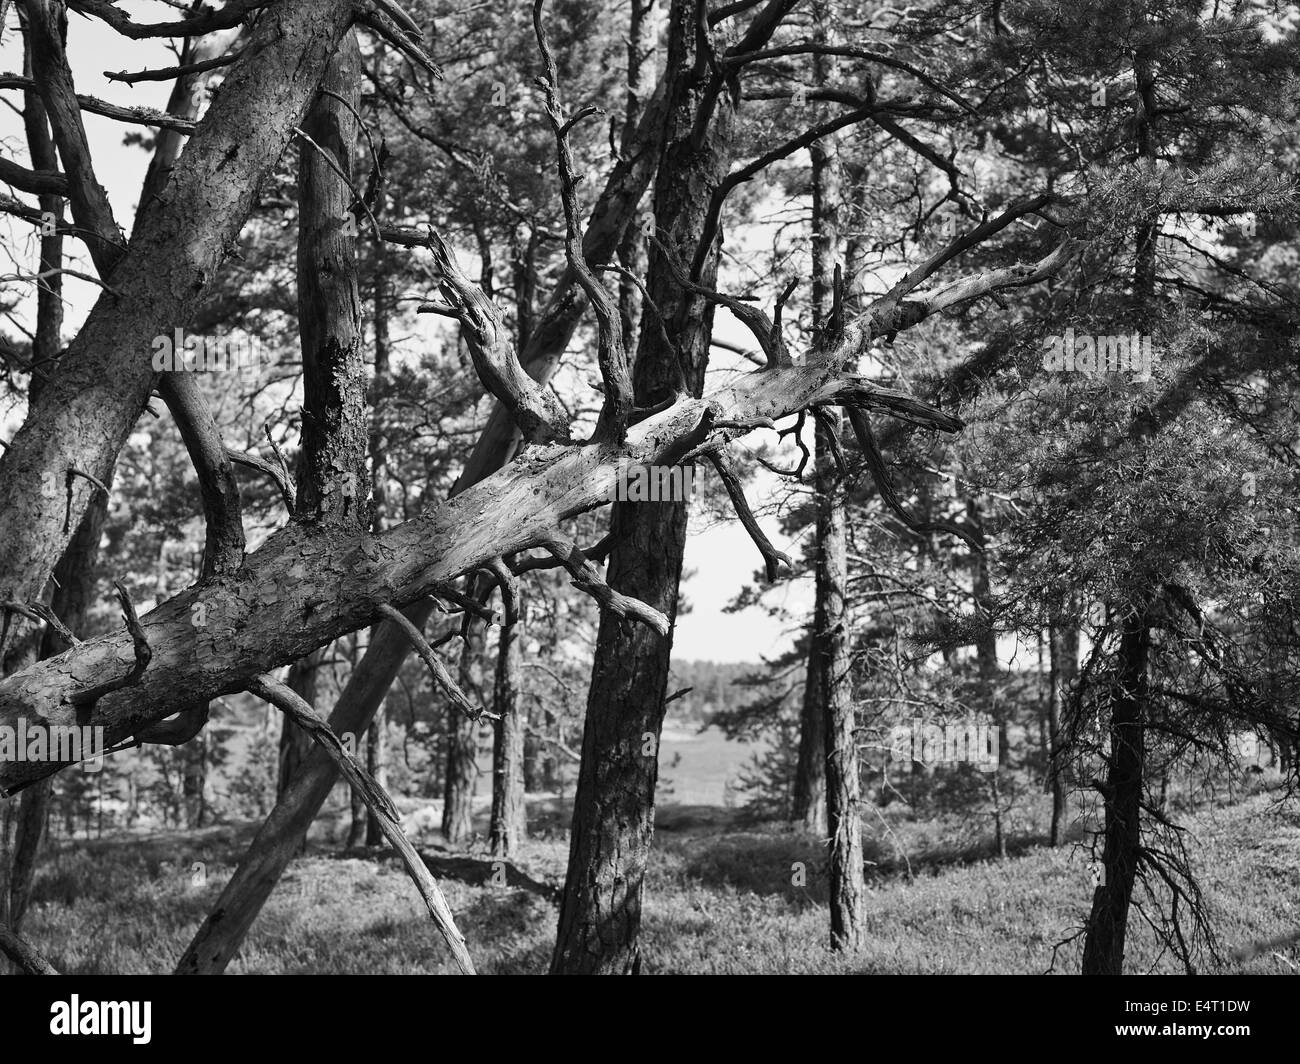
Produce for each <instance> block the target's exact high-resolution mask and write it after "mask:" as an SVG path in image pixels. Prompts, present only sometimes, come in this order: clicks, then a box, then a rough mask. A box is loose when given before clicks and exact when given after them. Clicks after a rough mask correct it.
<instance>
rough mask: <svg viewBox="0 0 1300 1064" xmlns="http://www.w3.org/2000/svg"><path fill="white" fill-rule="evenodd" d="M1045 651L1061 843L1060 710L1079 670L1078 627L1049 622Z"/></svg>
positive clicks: (1051, 773) (1056, 831) (1055, 820)
mask: <svg viewBox="0 0 1300 1064" xmlns="http://www.w3.org/2000/svg"><path fill="white" fill-rule="evenodd" d="M1048 652H1049V654H1050V658H1051V665H1050V679H1051V683H1050V688H1051V690H1050V691H1049V692H1048V699H1047V741H1048V757H1049V760H1048V776H1047V778H1048V785H1049V786H1050V788H1051V791H1052V832H1051V843H1052V845H1053V846H1059V845H1060V844H1061V831H1062V825H1063V824H1064V822H1065V817H1066V813H1067V811H1068V800H1067V797H1066V790H1065V782H1066V781H1065V765H1064V764H1063V762H1062V758H1063V757H1064V754H1063V751H1062V747H1061V713H1062V710H1063V709H1064V706H1065V700H1066V699H1067V698H1068V697H1069V695H1070V689H1071V688H1072V687H1073V686H1074V678H1075V676H1076V675H1077V674H1078V671H1079V629H1078V628H1077V627H1075V625H1074V624H1073V623H1068V624H1066V625H1053V626H1052V627H1051V628H1050V629H1049V645H1048Z"/></svg>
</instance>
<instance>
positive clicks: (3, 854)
mask: <svg viewBox="0 0 1300 1064" xmlns="http://www.w3.org/2000/svg"><path fill="white" fill-rule="evenodd" d="M0 25H3V17H2V13H0ZM24 73H25V74H26V75H27V76H28V77H31V76H32V59H31V50H30V48H28V49H26V50H25V52H24ZM23 125H24V127H25V133H26V137H27V147H28V151H29V152H30V155H31V160H32V165H33V166H34V167H35V168H36V169H38V170H57V169H58V156H57V153H56V151H55V147H54V142H53V140H52V139H51V137H50V128H49V122H48V119H47V117H46V113H45V104H44V103H43V101H42V100H41V97H40V96H39V94H37V93H36V92H35V91H33V90H31V89H28V90H27V91H26V92H24V93H23ZM38 202H39V204H40V208H41V211H42V213H44V214H46V215H48V216H49V217H50V218H51V219H53V221H54V222H55V225H54V226H53V227H51V231H49V232H46V231H42V234H41V242H40V273H41V274H42V276H43V277H44V280H43V281H42V282H41V284H40V285H39V286H38V288H37V291H36V329H35V331H34V333H33V335H32V364H31V373H32V377H31V383H30V386H29V388H30V393H31V397H32V399H33V400H34V399H35V398H36V396H37V395H39V393H40V391H41V389H42V388H43V386H44V384H45V382H46V381H47V380H48V379H49V377H50V375H51V373H52V372H53V370H54V367H55V365H56V364H57V360H58V357H59V351H60V348H61V347H62V343H63V340H62V336H63V276H62V274H61V272H60V270H61V269H62V267H63V237H62V236H61V235H60V233H59V231H58V226H59V225H61V224H63V222H64V217H63V200H62V198H61V197H60V196H53V195H44V196H40V197H39V199H38ZM107 515H108V502H107V500H106V499H105V498H104V497H103V496H102V494H101V495H99V496H97V497H96V499H95V502H94V503H93V504H92V505H91V506H90V507H89V508H88V509H87V511H86V516H85V517H84V518H83V519H82V522H81V525H80V526H79V527H78V529H77V533H76V535H75V536H74V537H73V539H72V541H71V542H70V543H69V544H68V547H67V549H66V550H65V551H64V554H63V557H62V558H61V559H60V560H59V564H58V565H57V566H55V569H54V579H53V581H52V583H53V587H54V592H53V595H52V597H51V600H50V607H51V609H53V611H54V613H55V615H56V616H58V617H59V618H60V619H61V620H62V621H63V623H64V624H65V626H67V628H68V629H69V630H70V631H72V632H74V633H75V632H80V631H82V629H83V627H84V624H85V619H86V606H87V603H88V602H89V600H90V598H91V596H92V595H93V593H94V582H95V563H96V561H97V559H98V556H99V538H100V533H101V531H102V529H103V525H104V521H105V519H106V517H107ZM67 647H68V644H67V642H66V640H64V638H63V637H62V636H61V635H59V633H58V632H57V631H55V630H54V628H52V627H50V626H46V629H45V632H44V634H43V636H42V638H41V643H40V650H39V654H40V656H41V657H42V658H48V657H52V656H53V655H55V654H59V653H62V652H63V651H64V650H66V649H67ZM53 782H54V781H53V779H44V780H41V781H40V782H39V783H37V784H35V785H34V786H32V787H31V788H29V789H28V790H26V791H24V792H23V793H22V795H20V796H19V797H17V798H7V799H0V923H7V924H8V925H9V926H10V928H12V929H13V930H14V931H17V930H19V928H20V927H21V925H22V921H23V917H24V916H25V915H26V912H27V907H28V905H29V904H30V902H31V892H32V884H33V882H34V881H35V877H36V865H37V859H38V857H39V855H40V847H41V841H42V838H43V836H44V832H45V824H46V821H47V819H48V817H49V809H50V795H51V788H52V786H53Z"/></svg>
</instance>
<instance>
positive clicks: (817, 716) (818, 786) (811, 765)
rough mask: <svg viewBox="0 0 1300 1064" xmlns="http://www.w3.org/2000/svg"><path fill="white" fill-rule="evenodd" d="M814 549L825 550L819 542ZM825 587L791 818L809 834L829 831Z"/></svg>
mask: <svg viewBox="0 0 1300 1064" xmlns="http://www.w3.org/2000/svg"><path fill="white" fill-rule="evenodd" d="M822 432H823V429H822V427H821V426H820V425H818V426H817V443H816V451H815V455H816V460H817V461H818V462H820V461H821V460H822V454H823V453H824V448H823V446H822V445H823V443H824V440H822ZM813 549H814V550H816V551H819V552H820V550H821V545H820V544H815V545H814V547H813ZM822 592H823V588H822V587H821V586H820V585H819V586H817V587H816V588H815V589H814V595H815V602H814V606H813V622H812V624H811V625H810V626H809V629H808V664H807V675H806V676H805V678H804V692H803V704H802V706H801V707H800V711H799V754H798V758H797V760H796V762H795V770H794V787H793V790H792V793H791V798H790V817H791V819H792V820H793V821H794V823H795V825H797V826H798V827H799V828H800V829H801V830H803V831H805V832H807V833H808V834H815V835H817V836H824V834H825V832H826V704H825V702H824V701H823V699H822V676H821V660H822V657H823V653H824V652H823V650H822V649H821V648H819V647H817V646H816V642H817V641H816V634H817V632H818V631H819V630H820V629H819V621H818V620H817V618H818V617H820V616H821V614H822V613H824V608H823V607H822Z"/></svg>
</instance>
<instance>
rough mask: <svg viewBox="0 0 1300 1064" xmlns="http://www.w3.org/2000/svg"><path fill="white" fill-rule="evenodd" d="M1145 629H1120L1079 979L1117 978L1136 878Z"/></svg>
mask: <svg viewBox="0 0 1300 1064" xmlns="http://www.w3.org/2000/svg"><path fill="white" fill-rule="evenodd" d="M1150 636H1151V633H1150V629H1149V628H1148V626H1147V620H1146V618H1145V617H1140V616H1139V617H1135V618H1133V619H1131V620H1129V621H1126V622H1125V624H1124V629H1123V632H1122V634H1121V636H1120V645H1119V656H1118V660H1117V662H1116V678H1115V684H1116V690H1115V693H1114V696H1113V698H1112V701H1111V718H1110V757H1109V758H1108V759H1107V771H1106V781H1105V784H1104V790H1103V797H1104V800H1105V816H1106V822H1105V844H1104V848H1103V851H1102V870H1103V872H1104V879H1103V882H1101V883H1099V884H1098V885H1097V886H1096V888H1095V889H1094V890H1093V895H1092V912H1091V914H1090V916H1089V917H1088V930H1087V937H1086V938H1085V940H1084V946H1083V974H1084V975H1122V974H1123V971H1124V940H1125V935H1126V933H1127V929H1128V911H1129V905H1130V902H1131V900H1132V897H1133V882H1134V879H1135V877H1136V874H1137V864H1138V852H1139V847H1140V844H1141V834H1142V820H1141V817H1142V787H1143V778H1142V773H1143V768H1144V765H1145V760H1146V749H1145V746H1146V743H1145V730H1144V727H1143V714H1144V712H1145V709H1146V697H1147V695H1146V691H1147V653H1148V650H1149V648H1150Z"/></svg>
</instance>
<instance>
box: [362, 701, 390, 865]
mask: <svg viewBox="0 0 1300 1064" xmlns="http://www.w3.org/2000/svg"><path fill="white" fill-rule="evenodd" d="M384 727H385V725H384V711H383V709H382V708H380V710H379V712H377V713H376V714H375V719H374V720H372V721H371V722H370V727H369V728H368V729H367V730H366V771H367V772H369V773H370V775H371V777H372V778H373V779H375V780H376V781H377V782H378V783H379V786H381V787H382V788H384V790H385V791H387V790H388V768H387V758H388V744H387V741H386V738H385V735H384ZM365 838H366V845H367V846H382V845H383V844H384V833H383V831H381V830H380V827H379V821H378V820H377V819H376V818H375V815H374V814H373V813H369V812H368V815H367V816H366V836H365Z"/></svg>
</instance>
